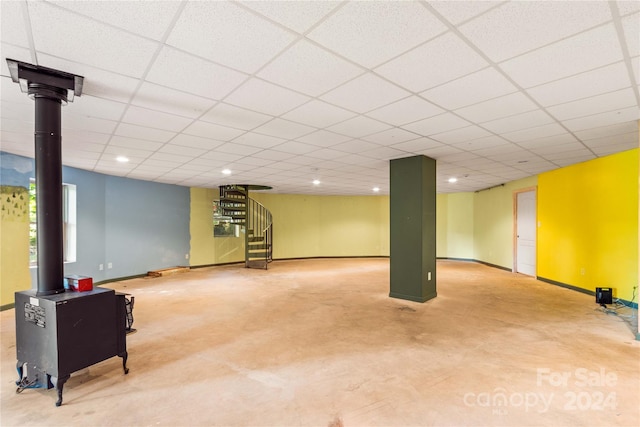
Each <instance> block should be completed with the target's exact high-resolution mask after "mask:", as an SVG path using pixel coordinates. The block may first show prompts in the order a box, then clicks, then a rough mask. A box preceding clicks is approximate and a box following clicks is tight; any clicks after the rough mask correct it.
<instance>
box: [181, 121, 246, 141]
mask: <svg viewBox="0 0 640 427" xmlns="http://www.w3.org/2000/svg"><path fill="white" fill-rule="evenodd" d="M244 132H245V131H243V130H239V129H234V128H230V127H226V126H220V125H216V124H214V123H208V122H203V121H201V120H196V121H195V122H193V124H191V125H190V126H188V127H187V128H186V129H185V130H184V133H186V134H187V135H194V136H200V137H202V138H209V139H216V140H218V141H230V140H232V139H233V138H235V137H237V136H239V135H241V134H243V133H244Z"/></svg>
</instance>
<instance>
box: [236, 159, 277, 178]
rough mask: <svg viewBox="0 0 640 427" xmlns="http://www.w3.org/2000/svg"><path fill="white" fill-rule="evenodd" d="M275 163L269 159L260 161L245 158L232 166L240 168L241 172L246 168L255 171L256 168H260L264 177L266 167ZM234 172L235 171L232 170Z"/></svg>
mask: <svg viewBox="0 0 640 427" xmlns="http://www.w3.org/2000/svg"><path fill="white" fill-rule="evenodd" d="M273 163H274V161H273V160H269V159H259V158H257V157H251V156H248V157H243V158H241V159H238V160H237V161H236V162H235V163H233V165H231V167H234V168H240V170H244V168H246V169H247V170H252V169H254V168H255V167H256V166H258V167H260V170H261V171H262V172H261V173H262V175H263V176H264V175H265V173H264V169H265V166H269V165H272V164H273ZM231 170H232V171H233V169H231Z"/></svg>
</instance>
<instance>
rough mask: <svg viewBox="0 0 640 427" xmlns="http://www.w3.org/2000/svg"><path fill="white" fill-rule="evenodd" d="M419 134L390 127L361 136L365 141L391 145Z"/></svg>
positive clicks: (416, 137) (417, 136)
mask: <svg viewBox="0 0 640 427" xmlns="http://www.w3.org/2000/svg"><path fill="white" fill-rule="evenodd" d="M420 137H421V135H417V134H415V133H413V132H408V131H406V130H404V129H400V128H392V129H388V130H385V131H382V132H379V133H374V134H373V135H368V136H365V137H363V138H362V139H364V140H365V141H369V142H375V143H377V144H381V145H393V144H398V143H400V142H405V141H410V140H412V139H418V138H420Z"/></svg>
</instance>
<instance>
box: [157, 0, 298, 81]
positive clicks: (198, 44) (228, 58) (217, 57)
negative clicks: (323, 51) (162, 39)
mask: <svg viewBox="0 0 640 427" xmlns="http://www.w3.org/2000/svg"><path fill="white" fill-rule="evenodd" d="M294 38H295V36H294V35H293V34H291V33H290V32H289V31H287V30H284V29H282V28H280V27H279V26H277V25H275V24H273V23H271V22H269V21H267V20H265V19H261V18H259V17H257V16H256V15H255V14H253V13H251V12H249V11H247V10H245V9H243V8H242V7H240V6H238V5H235V4H233V3H232V2H209V1H207V2H189V3H187V5H186V6H185V8H184V10H183V12H182V14H181V15H180V18H179V19H178V21H177V22H176V24H175V26H174V28H173V31H172V32H171V34H170V35H169V37H168V39H167V44H169V45H171V46H175V47H177V48H179V49H182V50H184V51H187V52H191V53H194V54H196V55H199V56H202V57H204V58H207V59H210V60H212V61H215V62H217V63H219V64H222V65H227V66H229V67H232V68H235V69H237V70H241V71H244V72H247V73H254V72H255V71H257V70H258V69H259V68H260V67H261V66H263V65H264V64H266V63H267V62H268V61H269V60H270V59H271V58H272V57H273V56H274V55H276V54H277V53H278V52H280V51H281V50H282V49H284V48H285V47H286V46H287V45H288V44H289V43H291V42H292V41H293V40H294ZM203 40H206V41H207V42H205V43H203Z"/></svg>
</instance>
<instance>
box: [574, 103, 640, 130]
mask: <svg viewBox="0 0 640 427" xmlns="http://www.w3.org/2000/svg"><path fill="white" fill-rule="evenodd" d="M638 119H640V110H638V107H637V106H635V107H630V108H623V109H620V110H614V111H609V112H606V113H600V114H594V115H591V116H584V117H580V118H577V119H571V120H565V121H563V122H562V124H564V125H565V126H566V127H567V128H568V129H569V130H571V131H573V132H576V131H581V130H585V129H591V128H594V127H600V126H607V125H610V124H615V123H623V122H628V121H631V120H638Z"/></svg>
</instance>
